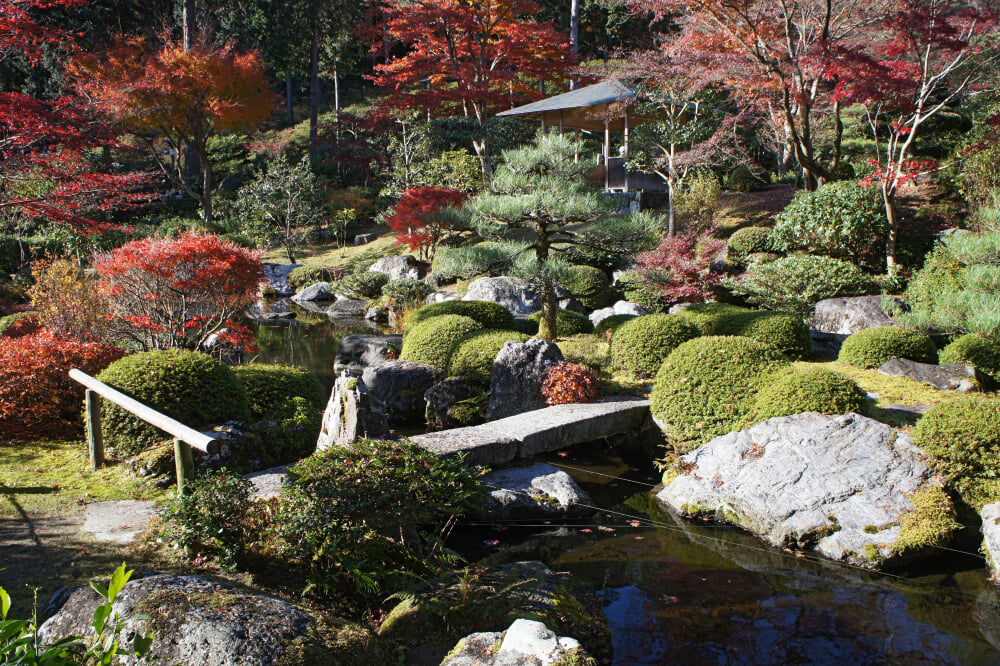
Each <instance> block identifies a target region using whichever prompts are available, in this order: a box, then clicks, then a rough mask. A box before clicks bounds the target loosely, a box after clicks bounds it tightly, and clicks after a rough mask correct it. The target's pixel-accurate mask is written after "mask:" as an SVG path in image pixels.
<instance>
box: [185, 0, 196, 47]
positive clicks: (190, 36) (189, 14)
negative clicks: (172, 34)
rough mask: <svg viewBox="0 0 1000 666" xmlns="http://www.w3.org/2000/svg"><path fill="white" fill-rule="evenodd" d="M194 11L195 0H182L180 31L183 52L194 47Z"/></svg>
mask: <svg viewBox="0 0 1000 666" xmlns="http://www.w3.org/2000/svg"><path fill="white" fill-rule="evenodd" d="M195 9H196V8H195V0H184V4H183V6H182V7H181V31H182V35H183V36H182V39H183V40H184V50H185V51H190V50H191V47H192V46H194V36H195V33H196V32H197V26H195Z"/></svg>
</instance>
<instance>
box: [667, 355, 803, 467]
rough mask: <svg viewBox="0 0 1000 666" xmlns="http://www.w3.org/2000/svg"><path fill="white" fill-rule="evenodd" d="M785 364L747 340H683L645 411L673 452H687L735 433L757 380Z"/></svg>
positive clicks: (750, 401) (743, 416)
mask: <svg viewBox="0 0 1000 666" xmlns="http://www.w3.org/2000/svg"><path fill="white" fill-rule="evenodd" d="M787 363H788V361H787V360H785V359H784V358H783V357H782V356H781V355H780V354H778V353H777V352H775V351H774V350H773V349H772V348H771V347H769V346H767V345H765V344H762V343H760V342H758V341H756V340H753V339H751V338H744V337H739V336H732V337H724V336H707V337H701V338H695V339H694V340H688V341H687V342H685V343H683V344H682V345H680V346H679V347H677V349H675V350H674V351H673V352H671V354H670V356H668V357H667V358H666V360H665V361H664V362H663V365H661V366H660V370H659V372H657V373H656V379H655V382H654V384H653V392H652V394H651V395H650V399H651V404H650V409H651V410H652V413H653V416H654V417H656V420H657V423H658V424H659V426H660V428H661V429H662V430H663V433H664V435H665V436H666V437H667V440H668V441H669V443H670V444H671V445H672V446H673V447H674V449H676V450H679V451H689V450H691V449H693V448H695V447H697V446H700V445H701V444H704V443H705V442H707V441H709V440H710V439H712V438H713V437H718V436H719V435H724V434H726V433H729V432H733V431H734V430H737V429H738V428H740V427H741V424H742V423H743V421H744V420H745V418H746V416H747V415H748V413H749V411H750V409H751V407H752V405H753V399H754V397H755V396H756V392H757V389H758V388H759V386H760V383H761V379H762V378H763V377H766V376H767V375H769V374H770V373H772V372H774V371H775V370H777V369H778V368H780V367H782V366H784V365H787Z"/></svg>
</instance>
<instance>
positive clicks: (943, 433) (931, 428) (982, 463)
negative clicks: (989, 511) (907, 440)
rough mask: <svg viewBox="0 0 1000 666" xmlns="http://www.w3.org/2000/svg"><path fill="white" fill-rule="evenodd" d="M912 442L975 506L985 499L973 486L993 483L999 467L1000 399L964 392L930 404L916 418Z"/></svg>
mask: <svg viewBox="0 0 1000 666" xmlns="http://www.w3.org/2000/svg"><path fill="white" fill-rule="evenodd" d="M913 443H914V445H916V446H917V447H919V448H920V449H921V450H922V451H923V452H924V453H927V454H928V455H930V456H931V457H932V459H933V460H934V466H935V467H936V468H937V470H938V471H940V472H941V473H942V474H944V476H945V477H947V478H948V480H949V481H950V482H951V483H952V484H953V485H955V486H956V487H957V488H958V489H959V491H960V492H961V493H962V495H963V497H964V498H965V499H966V501H967V502H969V503H970V504H971V505H973V506H976V507H977V508H978V507H979V506H981V505H982V504H983V503H986V501H987V500H985V499H983V498H982V497H976V496H975V495H980V493H977V492H976V490H975V489H976V487H977V486H979V487H980V489H981V488H982V486H984V485H993V486H995V485H996V483H997V480H996V473H997V469H1000V398H998V397H996V396H987V395H968V396H964V397H961V398H956V399H955V400H952V401H950V402H946V403H943V404H940V405H937V406H935V407H933V408H932V409H931V410H930V411H929V412H927V413H926V414H924V415H923V417H921V419H920V420H919V421H917V427H916V428H914V430H913ZM969 491H972V492H971V493H970V492H969ZM992 494H994V495H995V491H994V493H992ZM970 495H973V496H971V497H970ZM990 499H991V500H992V499H994V498H990Z"/></svg>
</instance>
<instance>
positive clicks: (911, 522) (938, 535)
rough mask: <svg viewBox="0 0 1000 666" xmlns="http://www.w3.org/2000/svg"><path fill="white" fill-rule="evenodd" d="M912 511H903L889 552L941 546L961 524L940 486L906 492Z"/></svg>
mask: <svg viewBox="0 0 1000 666" xmlns="http://www.w3.org/2000/svg"><path fill="white" fill-rule="evenodd" d="M910 502H911V503H912V504H913V511H910V512H909V513H907V514H905V515H903V517H902V519H901V520H900V524H899V537H898V538H897V539H896V543H895V544H893V546H892V552H893V555H904V554H906V553H910V552H919V551H921V550H925V549H927V548H934V547H937V546H945V545H947V544H948V542H949V541H951V539H952V537H953V536H954V535H955V534H956V533H957V532H958V531H959V530H960V529H961V528H962V526H961V525H960V524H959V522H958V520H956V516H955V507H954V505H953V504H952V501H951V498H950V497H948V494H947V493H946V492H945V491H944V489H943V488H941V487H940V486H937V485H927V486H924V487H923V488H921V489H920V490H918V491H917V492H915V493H914V494H912V495H910Z"/></svg>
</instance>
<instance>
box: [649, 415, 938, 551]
mask: <svg viewBox="0 0 1000 666" xmlns="http://www.w3.org/2000/svg"><path fill="white" fill-rule="evenodd" d="M921 457H922V454H921V452H920V450H919V449H917V448H916V447H914V446H913V445H912V444H911V443H910V438H909V437H908V436H907V435H904V434H902V433H899V432H897V431H896V430H893V429H892V428H890V427H889V426H887V425H884V424H882V423H879V422H878V421H874V420H872V419H869V418H866V417H864V416H860V415H858V414H848V415H846V416H836V417H831V416H823V415H821V414H817V413H815V412H808V413H805V414H796V415H795V416H787V417H782V418H774V419H770V420H769V421H765V422H764V423H760V424H758V425H756V426H754V427H752V428H750V429H748V430H742V431H739V432H734V433H730V434H728V435H723V436H721V437H716V438H715V439H713V440H712V441H711V442H709V443H708V444H705V445H704V446H702V447H701V448H699V449H697V450H696V451H692V452H691V453H689V454H687V455H685V456H684V457H682V458H681V463H680V465H681V467H682V468H683V469H685V472H684V473H683V474H682V475H681V476H678V477H677V478H676V479H674V480H673V481H672V482H671V483H670V484H669V485H668V486H667V487H666V488H664V489H663V490H662V491H661V492H660V493H659V494H658V495H657V498H658V499H659V500H660V501H661V502H663V503H664V504H666V505H667V506H668V507H670V508H671V509H673V510H674V511H677V512H679V513H681V514H683V515H686V516H705V517H712V518H716V519H718V520H721V521H724V522H730V523H734V524H736V525H739V526H741V527H743V528H744V529H746V530H748V531H750V532H753V533H754V534H757V535H758V536H760V537H762V538H764V539H766V540H767V541H769V542H771V543H772V544H774V545H776V546H781V547H787V548H798V549H810V548H815V549H816V550H817V551H819V552H820V553H821V554H823V555H825V556H826V557H829V558H831V559H834V560H839V561H844V562H849V563H851V564H854V565H858V566H864V567H869V568H876V567H878V566H880V565H881V563H882V560H883V559H884V558H892V557H894V556H895V555H896V553H895V551H894V549H893V546H894V544H895V543H896V540H897V539H898V538H899V535H900V527H899V525H900V519H901V518H902V517H903V515H905V514H906V513H908V512H910V511H912V510H913V509H914V507H913V504H912V503H911V502H910V500H909V496H910V495H912V494H914V493H916V492H917V491H918V490H922V489H923V488H925V487H927V486H928V484H929V480H930V476H931V473H930V470H929V469H928V468H927V466H926V465H925V464H924V463H923V461H922V460H921Z"/></svg>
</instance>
